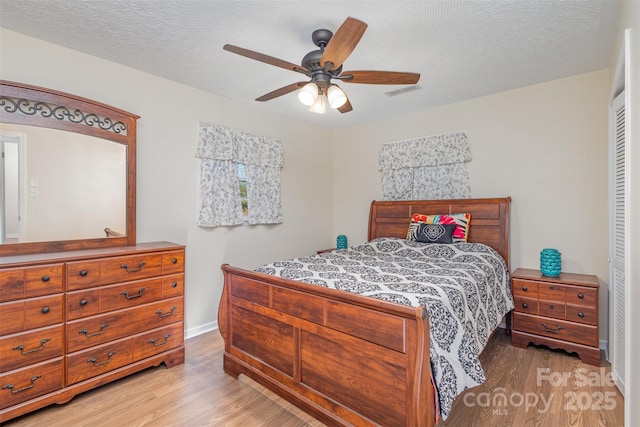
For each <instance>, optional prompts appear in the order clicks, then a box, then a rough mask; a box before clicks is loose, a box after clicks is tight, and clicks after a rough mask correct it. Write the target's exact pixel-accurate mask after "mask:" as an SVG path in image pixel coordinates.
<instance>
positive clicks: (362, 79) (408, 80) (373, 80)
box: [340, 71, 420, 85]
mask: <svg viewBox="0 0 640 427" xmlns="http://www.w3.org/2000/svg"><path fill="white" fill-rule="evenodd" d="M349 76H351V78H349ZM340 79H341V80H342V81H343V82H345V83H366V84H374V85H413V84H416V83H418V80H420V74H418V73H401V72H397V71H345V72H343V73H342V74H340Z"/></svg>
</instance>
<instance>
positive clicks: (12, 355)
mask: <svg viewBox="0 0 640 427" xmlns="http://www.w3.org/2000/svg"><path fill="white" fill-rule="evenodd" d="M62 331H63V327H62V325H59V326H51V327H48V328H43V329H38V330H36V331H30V332H22V333H20V334H13V335H8V336H5V337H2V338H0V372H5V371H10V370H12V369H17V368H21V367H23V366H27V365H31V364H33V363H37V362H41V361H43V360H47V359H52V358H54V357H58V356H62V351H63V348H64V342H63V335H62Z"/></svg>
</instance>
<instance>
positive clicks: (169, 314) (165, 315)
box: [156, 305, 178, 317]
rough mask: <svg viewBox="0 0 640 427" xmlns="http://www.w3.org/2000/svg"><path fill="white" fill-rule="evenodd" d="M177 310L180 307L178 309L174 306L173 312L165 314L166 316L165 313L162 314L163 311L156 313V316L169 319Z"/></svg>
mask: <svg viewBox="0 0 640 427" xmlns="http://www.w3.org/2000/svg"><path fill="white" fill-rule="evenodd" d="M176 308H178V307H176V306H175V305H174V306H173V307H171V311H169V312H168V313H164V314H163V313H162V310H158V311H156V314H157V315H158V316H160V317H169V316H171V315H172V314H173V312H174V311H175V310H176Z"/></svg>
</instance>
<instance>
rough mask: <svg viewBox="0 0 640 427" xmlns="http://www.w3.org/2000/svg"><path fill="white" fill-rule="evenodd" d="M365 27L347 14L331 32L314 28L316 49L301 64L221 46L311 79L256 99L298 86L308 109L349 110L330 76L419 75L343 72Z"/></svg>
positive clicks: (374, 79) (393, 81)
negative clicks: (344, 64)
mask: <svg viewBox="0 0 640 427" xmlns="http://www.w3.org/2000/svg"><path fill="white" fill-rule="evenodd" d="M366 29H367V24H365V23H364V22H362V21H360V20H358V19H355V18H350V17H349V18H347V19H346V20H345V21H344V22H343V24H342V25H341V26H340V28H338V30H337V31H336V32H335V34H334V33H332V32H331V31H329V30H325V29H320V30H315V31H314V32H313V34H312V36H311V40H312V41H313V43H314V44H315V45H316V46H318V47H319V48H320V49H318V50H313V51H311V52H309V53H307V54H306V55H305V56H304V58H302V62H301V65H296V64H293V63H291V62H287V61H283V60H281V59H278V58H274V57H272V56H269V55H265V54H262V53H259V52H254V51H252V50H249V49H244V48H241V47H238V46H233V45H230V44H225V45H224V47H223V49H224V50H226V51H229V52H233V53H236V54H238V55H242V56H245V57H247V58H250V59H254V60H256V61H261V62H264V63H267V64H270V65H275V66H276V67H281V68H285V69H287V70H291V71H295V72H297V73H301V74H304V75H306V76H307V77H309V78H310V79H311V80H309V81H301V82H296V83H292V84H290V85H287V86H284V87H281V88H279V89H276V90H274V91H272V92H269V93H267V94H265V95H262V96H261V97H259V98H256V101H268V100H270V99H274V98H277V97H279V96H282V95H286V94H288V93H290V92H293V91H295V90H298V89H300V91H299V92H298V99H299V100H300V102H302V103H303V104H304V105H306V106H308V107H310V108H309V110H310V111H313V112H317V113H324V112H325V110H326V106H327V103H328V104H329V105H330V106H331V107H332V108H335V109H337V110H338V111H340V112H341V113H347V112H349V111H351V110H353V108H352V106H351V102H349V99H348V98H347V95H346V94H345V93H344V91H343V90H342V89H341V88H340V87H339V86H338V85H337V84H335V83H332V82H331V80H332V79H336V80H340V81H342V82H345V83H365V84H382V85H398V84H416V83H417V82H418V80H419V79H420V74H417V73H402V72H397V71H344V72H343V71H342V64H343V62H344V61H345V60H346V59H347V58H348V57H349V55H350V54H351V52H352V51H353V49H355V47H356V45H357V44H358V42H359V41H360V39H361V38H362V35H363V34H364V31H365V30H366Z"/></svg>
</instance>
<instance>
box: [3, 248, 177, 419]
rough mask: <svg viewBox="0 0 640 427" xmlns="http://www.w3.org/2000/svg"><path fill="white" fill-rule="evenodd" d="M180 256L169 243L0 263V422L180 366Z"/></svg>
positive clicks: (26, 258) (50, 254) (53, 254)
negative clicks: (130, 377)
mask: <svg viewBox="0 0 640 427" xmlns="http://www.w3.org/2000/svg"><path fill="white" fill-rule="evenodd" d="M184 257H185V248H184V246H181V245H176V244H173V243H168V242H155V243H144V244H138V245H136V246H123V247H116V248H105V249H90V250H79V251H69V252H56V253H49V254H37V255H23V256H11V257H4V258H1V259H0V334H1V337H0V423H1V422H4V421H6V420H8V419H11V418H14V417H16V416H19V415H22V414H25V413H27V412H30V411H32V410H34V409H38V408H41V407H44V406H46V405H49V404H52V403H64V402H67V401H68V400H70V399H71V398H72V397H73V396H75V395H76V394H78V393H81V392H84V391H87V390H90V389H92V388H95V387H97V386H100V385H102V384H105V383H107V382H110V381H113V380H115V379H118V378H121V377H124V376H126V375H129V374H131V373H133V372H137V371H139V370H142V369H145V368H148V367H150V366H158V365H159V364H161V363H165V365H166V366H167V367H172V366H175V365H177V364H180V363H183V362H184V323H183V319H184Z"/></svg>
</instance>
